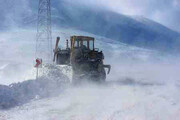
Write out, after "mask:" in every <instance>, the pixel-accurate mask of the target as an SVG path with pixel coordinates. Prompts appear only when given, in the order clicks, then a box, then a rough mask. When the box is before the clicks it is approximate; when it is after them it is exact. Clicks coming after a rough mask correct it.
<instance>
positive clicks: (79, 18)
mask: <svg viewBox="0 0 180 120" xmlns="http://www.w3.org/2000/svg"><path fill="white" fill-rule="evenodd" d="M2 3H4V2H2ZM6 3H9V4H5V3H4V4H5V5H4V6H3V5H1V6H0V8H1V9H2V10H6V9H7V8H10V9H8V10H7V11H6V12H5V13H1V16H2V17H1V19H0V21H1V23H0V26H1V27H3V26H4V27H3V28H7V27H8V24H10V26H21V27H25V26H28V27H30V26H31V27H32V26H33V27H36V22H37V21H36V20H37V6H38V1H26V0H21V4H19V2H18V1H17V0H14V1H13V2H12V1H11V0H6ZM7 5H8V6H7ZM20 5H21V6H23V7H19V6H20ZM14 11H16V12H14ZM10 18H12V19H10ZM52 23H53V26H55V27H57V28H59V27H68V28H74V29H77V30H81V31H86V32H89V33H92V34H96V35H100V36H103V37H106V38H110V39H114V40H117V41H121V42H123V43H127V44H130V45H135V46H139V47H143V48H148V49H156V50H160V51H163V52H178V51H179V50H180V47H179V46H180V34H179V33H178V32H175V31H173V30H171V29H169V28H167V27H165V26H163V25H161V24H159V23H156V22H154V21H151V20H148V19H146V18H137V17H136V18H134V17H131V16H125V15H122V14H118V13H115V12H112V11H109V10H107V9H103V8H101V7H100V6H87V5H83V4H80V3H79V2H72V1H70V0H58V1H52Z"/></svg>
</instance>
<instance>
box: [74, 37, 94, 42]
mask: <svg viewBox="0 0 180 120" xmlns="http://www.w3.org/2000/svg"><path fill="white" fill-rule="evenodd" d="M71 37H74V38H75V40H77V39H78V40H85V41H89V40H94V38H93V37H88V36H71Z"/></svg>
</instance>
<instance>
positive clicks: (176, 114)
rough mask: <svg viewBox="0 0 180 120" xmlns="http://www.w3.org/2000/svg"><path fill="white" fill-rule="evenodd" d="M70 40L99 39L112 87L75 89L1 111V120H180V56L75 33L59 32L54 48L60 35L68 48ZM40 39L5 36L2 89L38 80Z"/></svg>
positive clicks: (25, 34) (24, 33)
mask: <svg viewBox="0 0 180 120" xmlns="http://www.w3.org/2000/svg"><path fill="white" fill-rule="evenodd" d="M70 35H88V36H94V37H96V43H97V47H99V48H100V50H103V51H104V53H105V58H106V59H105V64H111V65H112V71H111V73H110V75H109V76H108V77H107V84H105V85H94V84H87V85H82V86H69V87H67V88H66V89H64V91H62V92H61V93H59V94H58V96H57V97H50V98H45V99H39V100H35V101H34V100H32V101H31V102H29V103H27V104H24V105H22V106H18V107H15V108H12V109H10V110H4V111H2V110H1V111H0V119H2V120H34V119H35V120H119V119H123V120H169V119H172V118H173V120H179V118H180V97H179V90H180V87H179V85H180V84H179V80H180V79H179V73H178V71H180V67H179V66H180V63H179V62H178V59H177V58H176V57H175V56H171V55H166V54H162V53H160V52H157V51H154V50H148V49H143V48H138V47H134V46H129V45H126V44H122V43H120V42H118V41H114V40H111V39H107V38H104V37H102V36H96V35H93V34H89V33H86V32H82V31H77V30H73V29H59V30H54V31H53V44H54V43H55V39H56V37H57V36H60V37H61V42H60V44H62V46H63V44H64V43H65V41H64V42H63V40H66V39H69V36H70ZM34 36H35V32H34V30H19V31H18V32H14V31H12V32H11V31H10V32H8V33H1V34H0V38H1V39H2V38H3V41H5V42H3V44H2V46H1V47H2V48H1V49H0V50H1V51H0V61H2V62H1V64H0V68H1V69H0V75H1V77H0V83H1V84H6V85H9V84H11V83H16V82H22V81H24V80H28V79H32V78H33V77H35V76H33V75H34V74H33V71H34V70H33V69H34V68H33V60H34V56H33V55H34V53H33V52H34V51H33V50H34V48H33V45H34V44H32V42H33V41H34V40H35V37H34ZM0 41H1V40H0ZM4 48H9V49H10V50H11V51H9V50H5V49H4ZM17 51H18V52H17ZM15 71H16V72H15ZM22 76H24V78H23V77H22ZM68 76H70V74H69V75H68ZM25 78H26V79H25ZM52 80H53V79H52Z"/></svg>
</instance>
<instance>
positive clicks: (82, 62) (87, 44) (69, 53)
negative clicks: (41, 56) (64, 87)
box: [53, 36, 111, 83]
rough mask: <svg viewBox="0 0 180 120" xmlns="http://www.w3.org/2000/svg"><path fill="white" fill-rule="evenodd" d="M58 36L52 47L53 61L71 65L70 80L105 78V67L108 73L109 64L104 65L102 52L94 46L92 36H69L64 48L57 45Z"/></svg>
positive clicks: (100, 80)
mask: <svg viewBox="0 0 180 120" xmlns="http://www.w3.org/2000/svg"><path fill="white" fill-rule="evenodd" d="M59 41H60V37H57V40H56V46H55V49H54V59H53V61H54V62H55V63H56V64H57V65H71V66H72V71H73V74H72V82H73V83H79V82H82V81H85V80H88V81H96V82H104V81H105V79H106V71H105V68H107V69H108V71H107V74H109V73H110V69H111V66H110V65H104V63H103V60H104V54H103V52H102V51H99V49H98V48H95V44H94V41H95V39H94V38H93V37H87V36H71V37H70V42H71V45H70V47H69V41H68V40H66V49H61V48H59V47H58V44H59Z"/></svg>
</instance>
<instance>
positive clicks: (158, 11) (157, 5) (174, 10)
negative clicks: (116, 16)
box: [76, 0, 180, 31]
mask: <svg viewBox="0 0 180 120" xmlns="http://www.w3.org/2000/svg"><path fill="white" fill-rule="evenodd" d="M76 2H77V1H76ZM77 3H78V4H84V5H89V6H91V7H92V6H94V9H96V7H95V6H97V5H98V7H99V8H101V9H109V10H111V11H114V12H117V13H121V14H125V15H131V16H143V17H145V18H149V19H151V20H154V21H156V22H159V23H161V24H163V25H165V26H167V27H169V28H171V29H173V30H175V31H180V27H178V26H180V24H179V18H180V16H179V14H180V1H179V0H158V1H157V0H150V1H149V0H133V1H132V0H113V1H112V0H88V1H87V0H78V2H77Z"/></svg>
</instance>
